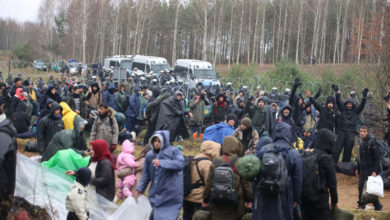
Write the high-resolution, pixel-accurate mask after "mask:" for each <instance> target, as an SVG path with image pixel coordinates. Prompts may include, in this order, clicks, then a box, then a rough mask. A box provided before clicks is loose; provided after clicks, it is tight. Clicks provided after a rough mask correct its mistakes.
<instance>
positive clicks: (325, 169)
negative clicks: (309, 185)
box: [301, 128, 338, 220]
mask: <svg viewBox="0 0 390 220" xmlns="http://www.w3.org/2000/svg"><path fill="white" fill-rule="evenodd" d="M334 143H335V135H334V134H333V133H332V132H331V131H330V130H328V129H325V128H323V129H320V130H319V131H318V136H317V139H316V142H315V145H314V153H316V154H318V171H319V176H320V182H321V191H320V193H319V195H318V200H317V201H316V202H307V201H302V205H301V208H302V219H303V220H310V219H319V220H321V219H323V220H328V219H329V218H330V209H329V193H330V196H331V205H330V208H331V209H333V208H336V207H337V203H338V195H337V179H336V172H335V169H334V167H335V165H334V162H333V159H332V150H333V146H334Z"/></svg>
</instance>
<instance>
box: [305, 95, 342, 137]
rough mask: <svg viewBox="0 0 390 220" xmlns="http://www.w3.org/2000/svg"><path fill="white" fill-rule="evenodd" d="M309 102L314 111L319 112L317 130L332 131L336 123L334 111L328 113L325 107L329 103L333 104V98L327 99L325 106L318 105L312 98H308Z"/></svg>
mask: <svg viewBox="0 0 390 220" xmlns="http://www.w3.org/2000/svg"><path fill="white" fill-rule="evenodd" d="M310 102H311V103H313V105H314V107H315V109H316V110H318V111H319V112H320V119H319V120H318V124H317V129H318V130H320V129H321V128H326V129H328V130H331V131H333V130H334V126H335V122H336V110H335V109H334V110H333V111H330V110H329V109H328V107H327V105H328V103H330V102H333V104H335V100H334V98H333V97H328V98H327V100H326V104H325V106H322V105H320V104H318V102H317V101H316V100H315V99H314V98H313V97H310Z"/></svg>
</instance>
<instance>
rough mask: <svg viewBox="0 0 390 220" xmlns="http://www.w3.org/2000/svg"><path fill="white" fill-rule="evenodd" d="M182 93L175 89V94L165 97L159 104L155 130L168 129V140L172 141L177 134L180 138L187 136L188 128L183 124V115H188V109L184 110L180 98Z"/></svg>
mask: <svg viewBox="0 0 390 220" xmlns="http://www.w3.org/2000/svg"><path fill="white" fill-rule="evenodd" d="M182 98H183V93H182V92H181V91H177V92H176V93H175V95H173V96H171V97H169V98H167V99H165V100H164V101H163V102H161V104H160V110H159V113H158V120H157V125H156V130H169V133H170V140H171V141H173V140H174V139H175V138H176V137H177V136H179V135H181V136H182V138H184V139H185V138H187V137H189V134H188V130H187V128H186V125H185V124H184V119H183V116H184V115H188V114H189V113H188V111H185V110H184V107H183V106H182V102H181V99H182Z"/></svg>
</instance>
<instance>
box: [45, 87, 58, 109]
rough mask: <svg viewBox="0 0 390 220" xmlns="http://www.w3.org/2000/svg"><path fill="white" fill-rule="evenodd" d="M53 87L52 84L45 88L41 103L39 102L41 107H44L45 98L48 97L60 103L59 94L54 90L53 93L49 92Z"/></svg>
mask: <svg viewBox="0 0 390 220" xmlns="http://www.w3.org/2000/svg"><path fill="white" fill-rule="evenodd" d="M53 88H54V86H49V87H48V88H47V91H46V94H45V97H44V98H43V100H42V101H41V104H40V107H41V109H44V108H45V104H46V100H47V99H48V98H51V99H53V101H56V102H58V103H60V102H61V101H62V99H61V96H60V95H59V94H58V93H57V91H56V93H54V94H52V93H51V90H52V89H53Z"/></svg>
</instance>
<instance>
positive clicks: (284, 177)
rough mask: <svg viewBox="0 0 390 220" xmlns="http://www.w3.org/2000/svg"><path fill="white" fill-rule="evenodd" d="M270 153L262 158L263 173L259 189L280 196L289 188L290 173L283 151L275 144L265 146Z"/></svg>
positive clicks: (260, 176)
mask: <svg viewBox="0 0 390 220" xmlns="http://www.w3.org/2000/svg"><path fill="white" fill-rule="evenodd" d="M265 147H267V148H268V151H267V152H266V153H264V155H263V158H261V173H260V175H259V182H258V184H257V188H258V189H259V190H261V191H262V192H264V193H267V194H280V193H283V192H285V191H286V189H287V187H288V171H287V167H286V162H285V161H284V157H283V155H282V152H281V151H278V150H277V149H276V148H275V145H274V144H270V145H267V146H265Z"/></svg>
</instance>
